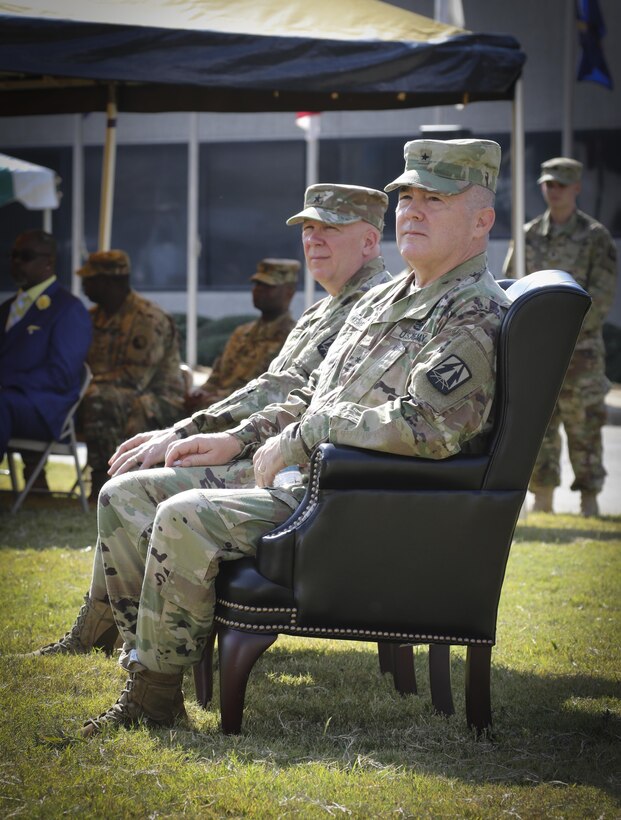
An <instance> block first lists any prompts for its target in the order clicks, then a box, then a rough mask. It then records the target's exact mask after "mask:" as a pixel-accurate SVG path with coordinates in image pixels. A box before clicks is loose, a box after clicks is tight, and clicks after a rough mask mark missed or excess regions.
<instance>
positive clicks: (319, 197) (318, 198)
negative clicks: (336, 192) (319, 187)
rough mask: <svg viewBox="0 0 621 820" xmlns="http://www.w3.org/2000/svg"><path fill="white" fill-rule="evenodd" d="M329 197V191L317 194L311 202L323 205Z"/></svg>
mask: <svg viewBox="0 0 621 820" xmlns="http://www.w3.org/2000/svg"><path fill="white" fill-rule="evenodd" d="M329 198H330V194H329V193H327V192H324V193H319V194H315V195H314V196H313V199H312V201H311V203H310V204H311V205H321V204H322V203H324V202H325V201H326V200H327V199H329Z"/></svg>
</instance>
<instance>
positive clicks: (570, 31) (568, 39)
mask: <svg viewBox="0 0 621 820" xmlns="http://www.w3.org/2000/svg"><path fill="white" fill-rule="evenodd" d="M575 40H576V18H575V10H574V4H573V3H566V4H565V53H564V58H565V59H564V64H563V132H562V140H561V153H562V155H563V156H564V157H572V156H573V151H574V145H573V142H574V140H573V121H574V72H575V62H576V51H575Z"/></svg>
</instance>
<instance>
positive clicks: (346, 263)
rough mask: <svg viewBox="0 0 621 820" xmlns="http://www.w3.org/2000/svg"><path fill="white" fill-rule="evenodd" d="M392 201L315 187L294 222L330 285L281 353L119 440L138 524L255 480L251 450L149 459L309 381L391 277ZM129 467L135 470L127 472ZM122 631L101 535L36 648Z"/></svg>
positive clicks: (264, 269) (70, 647) (267, 272)
mask: <svg viewBox="0 0 621 820" xmlns="http://www.w3.org/2000/svg"><path fill="white" fill-rule="evenodd" d="M318 199H319V200H321V201H322V203H323V204H322V206H321V207H318V204H319V203H318ZM387 205H388V197H387V196H386V194H385V193H383V192H382V191H377V190H375V189H373V188H365V187H363V186H359V185H343V184H332V183H322V184H319V185H311V186H310V187H309V188H308V190H307V191H306V194H305V197H304V210H303V211H301V212H300V213H298V214H296V215H295V216H293V217H292V218H291V219H290V221H289V222H290V224H293V225H298V224H301V225H302V236H303V246H304V253H305V256H306V262H307V265H308V267H309V270H310V273H311V275H312V276H313V278H314V279H315V280H316V281H317V282H318V283H319V284H320V285H322V286H323V287H324V288H325V290H326V291H327V292H328V295H327V296H326V297H324V298H323V299H320V300H319V301H317V302H316V303H315V304H314V305H312V306H311V307H310V308H308V309H307V310H306V311H304V313H303V314H302V316H301V318H300V319H299V320H298V322H297V323H296V325H295V327H294V328H293V330H292V331H291V333H290V334H289V336H288V337H287V340H286V341H285V344H284V346H283V348H282V350H281V351H280V353H279V354H278V356H276V358H275V359H273V360H272V362H271V364H270V365H269V367H268V368H267V370H266V371H265V372H264V373H262V374H261V375H260V376H258V377H257V378H255V379H252V381H250V382H249V383H248V384H247V385H245V386H244V387H241V388H239V389H237V390H235V391H234V392H233V393H232V394H231V395H230V396H229V397H228V398H226V399H222V400H220V401H219V402H217V404H214V405H211V406H210V407H209V408H207V409H203V410H201V411H200V412H196V413H194V415H193V416H191V417H190V418H186V419H182V420H181V421H179V422H177V424H175V425H174V427H170V428H168V429H165V430H161V431H155V432H143V433H141V434H139V435H136V436H134V437H133V438H131V439H129V441H127V442H125V443H124V444H123V445H121V446H120V447H119V448H118V450H117V452H116V453H115V454H114V455H113V457H112V458H111V459H110V470H109V474H110V475H121V474H123V473H125V472H127V473H128V475H127V477H126V481H125V482H124V483H122V482H115V484H114V493H113V494H114V497H115V499H116V500H118V499H120V497H121V496H123V498H124V499H125V502H126V506H125V508H124V513H123V515H125V514H129V515H132V516H133V518H134V521H135V522H138V521H140V522H142V523H141V524H140V525H139V526H144V527H146V528H148V527H150V526H151V525H152V523H153V518H154V516H155V513H156V508H157V505H158V504H159V503H160V501H163V500H165V499H166V498H169V497H172V496H174V495H175V494H176V493H179V492H181V491H183V490H189V489H197V488H199V487H202V488H203V489H208V488H210V487H220V488H225V487H226V488H241V487H253V486H254V485H255V477H254V471H253V466H252V461H250V460H249V459H248V458H244V459H236V460H235V461H234V462H232V463H230V464H225V465H223V466H219V467H209V468H207V469H206V468H202V467H197V468H193V469H184V470H182V471H178V470H175V471H167V473H166V475H167V480H166V481H164V480H163V478H164V477H163V475H162V474H161V473H160V472H159V471H157V470H150V469H147V468H149V467H155V466H158V465H159V464H160V463H161V462H163V460H164V457H165V455H166V450H167V448H168V446H169V445H170V443H171V442H174V441H176V440H177V439H178V438H185V437H187V436H193V435H196V434H197V433H203V434H204V433H216V432H221V431H225V430H228V429H230V428H231V427H233V426H235V424H237V423H239V422H240V421H242V419H245V418H248V417H249V416H250V415H252V414H253V413H255V412H257V411H259V410H263V408H265V407H267V405H269V404H273V403H275V402H284V401H285V399H286V398H287V396H288V395H289V394H290V393H291V392H292V391H294V390H299V389H301V388H305V387H306V386H307V384H308V383H309V381H310V379H311V374H312V373H314V371H315V370H316V369H317V368H318V367H319V366H320V365H321V363H322V362H323V360H324V359H325V357H326V355H327V353H328V351H329V349H330V346H331V344H332V343H333V342H334V340H335V339H336V337H337V333H338V331H339V329H340V328H341V327H342V325H343V323H344V322H345V320H346V318H347V316H348V314H349V313H350V311H351V310H352V308H353V307H354V305H355V304H356V303H357V302H358V301H359V300H360V299H361V298H362V297H363V295H364V294H366V293H367V292H368V291H369V290H370V289H371V288H372V287H373V286H375V285H379V284H383V283H385V282H388V281H390V279H391V276H390V274H389V273H388V271H386V269H385V266H384V260H383V259H382V257H381V256H380V244H379V243H380V239H381V232H382V228H383V224H384V213H385V211H386V207H387ZM298 267H299V265H298V263H297V261H296V260H274V259H265V260H262V262H260V263H259V265H258V266H257V271H256V273H255V274H254V275H253V277H252V279H254V280H257V279H259V280H263V281H265V279H267V278H269V279H270V281H274V274H275V273H276V276H281V277H283V278H288V279H291V282H290V283H289V284H291V285H292V284H293V279H294V278H297V270H298ZM294 268H295V273H294ZM276 269H278V272H276ZM130 470H131V471H132V472H128V471H130ZM108 486H109V487H111V488H112V486H113V485H112V484H109V485H108ZM117 635H118V631H117V629H116V626H115V622H114V619H113V617H112V610H111V608H110V605H109V603H108V592H107V589H106V571H105V568H104V562H103V554H102V550H101V543H100V542H98V544H97V548H96V550H95V556H94V560H93V572H92V576H91V586H90V589H89V592H88V594H87V595H86V596H85V598H84V604H83V605H82V607H81V609H80V611H79V613H78V616H77V618H76V621H75V623H74V624H73V626H72V627H71V629H70V630H69V632H67V633H66V634H65V635H64V636H63V637H62V638H60V640H57V641H55V642H54V643H51V644H48V645H46V646H44V647H42V648H41V649H38V650H36V651H35V652H33V653H31V655H34V656H40V655H55V654H83V653H85V652H89V651H90V650H91V649H93V648H94V647H100V648H103V649H105V650H107V651H109V650H111V648H112V646H113V645H114V642H115V640H116V637H117Z"/></svg>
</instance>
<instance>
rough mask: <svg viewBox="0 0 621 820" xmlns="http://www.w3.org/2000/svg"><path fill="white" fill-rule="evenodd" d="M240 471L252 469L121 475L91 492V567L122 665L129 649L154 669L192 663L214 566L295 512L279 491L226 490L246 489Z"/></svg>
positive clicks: (250, 547)
mask: <svg viewBox="0 0 621 820" xmlns="http://www.w3.org/2000/svg"><path fill="white" fill-rule="evenodd" d="M242 465H245V469H246V471H247V470H250V469H251V463H250V462H237V463H236V464H235V463H234V464H232V465H225V466H224V467H219V468H207V469H205V468H192V469H187V468H186V469H184V468H177V469H170V468H161V469H157V470H147V471H144V472H136V473H127V474H126V475H124V476H120V477H118V478H114V479H112V480H111V481H109V482H108V483H107V484H106V485H105V487H104V489H103V490H102V492H101V493H100V496H99V537H100V550H101V551H100V560H102V563H103V570H104V574H105V580H106V588H107V593H108V599H109V602H110V606H111V608H112V612H113V614H114V618H115V620H116V622H117V626H118V627H119V630H120V632H121V634H122V636H123V639H124V642H125V643H124V652H123V655H122V658H121V663H122V664H123V665H124V666H126V667H129V665H130V664H131V663H132V658H133V655H134V654H135V653H132V656H131V657H130V652H131V650H132V649H135V650H137V654H138V659H139V663H140V664H142V665H143V666H145V667H146V668H148V669H151V670H153V671H159V672H164V673H169V674H173V673H176V672H179V671H181V670H182V669H184V668H186V667H188V666H192V665H193V664H195V663H196V662H197V661H198V660H199V659H200V657H201V655H202V652H203V648H204V645H205V642H206V639H207V636H208V635H209V633H210V632H211V628H212V624H213V611H214V604H215V594H214V583H215V578H216V575H217V573H218V566H219V563H220V561H230V560H235V559H238V558H242V557H244V556H247V555H254V553H255V550H256V543H257V541H258V539H259V538H260V536H261V535H263V533H265V532H268V531H269V530H271V529H273V528H274V527H275V526H277V525H278V524H280V523H282V522H283V521H285V520H286V519H287V518H288V517H289V515H291V512H292V511H293V510H294V509H295V508H296V507H297V505H298V500H296V498H295V496H294V495H293V494H292V493H289V492H287V491H285V490H276V491H274V490H260V489H257V488H256V487H252V488H248V489H235V488H232V487H231V485H233V484H235V482H238V483H243V482H244V481H247V477H248V473H247V472H246V474H245V477H244V473H243V469H244V468H243V466H242ZM240 471H242V472H240ZM253 483H254V481H253ZM214 487H216V489H213V488H214Z"/></svg>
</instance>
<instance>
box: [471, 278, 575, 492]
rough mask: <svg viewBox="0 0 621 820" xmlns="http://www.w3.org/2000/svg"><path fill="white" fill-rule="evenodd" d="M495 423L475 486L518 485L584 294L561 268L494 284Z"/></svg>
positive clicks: (559, 377)
mask: <svg viewBox="0 0 621 820" xmlns="http://www.w3.org/2000/svg"><path fill="white" fill-rule="evenodd" d="M501 285H502V286H503V287H505V289H506V292H507V294H508V295H509V296H510V297H511V299H512V300H513V304H512V305H511V307H510V308H509V311H508V312H507V315H506V317H505V320H504V322H503V325H502V328H501V331H500V339H499V344H498V374H497V390H496V397H497V398H496V401H497V404H496V417H495V427H494V433H493V436H492V440H491V444H490V454H491V455H490V460H489V465H488V468H487V471H486V475H485V478H484V486H483V489H486V490H508V489H512V488H518V487H524V488H526V486H527V484H528V481H529V479H530V474H531V472H532V469H533V466H534V464H535V460H536V458H537V453H538V452H539V448H540V446H541V442H542V440H543V436H544V434H545V431H546V428H547V426H548V422H549V421H550V417H551V415H552V412H553V410H554V405H555V403H556V399H557V398H558V394H559V391H560V389H561V386H562V384H563V379H564V378H565V372H566V370H567V366H568V364H569V360H570V359H571V355H572V353H573V350H574V347H575V344H576V340H577V338H578V334H579V332H580V328H581V327H582V322H583V320H584V317H585V315H586V313H587V311H588V309H589V307H590V304H591V298H590V296H589V295H588V293H587V292H586V291H585V290H583V288H581V287H580V286H579V285H578V284H577V283H576V281H575V279H574V278H573V277H572V276H570V274H568V273H565V271H559V270H543V271H538V272H536V273H532V274H530V275H529V276H526V277H524V278H523V279H518V280H515V281H511V280H509V281H506V282H503V283H501Z"/></svg>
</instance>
